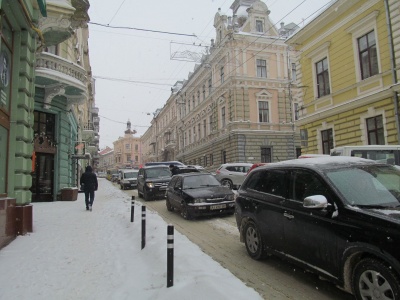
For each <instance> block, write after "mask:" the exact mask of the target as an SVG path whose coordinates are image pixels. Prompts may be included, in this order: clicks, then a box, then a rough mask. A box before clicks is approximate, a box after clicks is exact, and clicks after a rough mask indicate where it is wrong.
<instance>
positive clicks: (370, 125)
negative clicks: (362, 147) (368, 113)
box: [366, 115, 385, 145]
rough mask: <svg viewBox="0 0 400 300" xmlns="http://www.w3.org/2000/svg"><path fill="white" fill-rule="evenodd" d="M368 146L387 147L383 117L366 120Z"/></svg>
mask: <svg viewBox="0 0 400 300" xmlns="http://www.w3.org/2000/svg"><path fill="white" fill-rule="evenodd" d="M366 122H367V134H368V145H385V136H384V133H383V117H382V115H380V116H376V117H373V118H368V119H366Z"/></svg>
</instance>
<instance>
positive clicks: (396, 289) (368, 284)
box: [352, 258, 400, 300]
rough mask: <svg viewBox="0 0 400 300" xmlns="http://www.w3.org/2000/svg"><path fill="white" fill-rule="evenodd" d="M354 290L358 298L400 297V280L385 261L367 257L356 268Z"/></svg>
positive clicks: (396, 298) (360, 299)
mask: <svg viewBox="0 0 400 300" xmlns="http://www.w3.org/2000/svg"><path fill="white" fill-rule="evenodd" d="M352 282H353V291H354V295H355V296H356V299H358V300H367V299H393V300H398V299H400V280H399V278H398V276H397V275H396V273H395V272H393V270H392V269H391V268H389V267H387V266H386V265H385V264H384V263H383V262H381V261H379V260H377V259H373V258H366V259H363V260H361V261H360V262H359V263H358V264H357V265H356V266H355V268H354V272H353V281H352Z"/></svg>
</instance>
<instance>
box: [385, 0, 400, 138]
mask: <svg viewBox="0 0 400 300" xmlns="http://www.w3.org/2000/svg"><path fill="white" fill-rule="evenodd" d="M385 12H386V25H387V30H388V40H389V53H390V65H391V69H392V80H393V84H396V83H397V73H396V61H395V60H396V58H395V55H394V47H393V34H392V24H391V21H390V10H389V2H388V0H385ZM393 104H394V112H395V116H396V128H397V143H400V128H399V124H400V121H399V117H400V116H399V96H398V95H397V93H396V92H395V91H393Z"/></svg>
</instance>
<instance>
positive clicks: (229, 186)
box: [221, 179, 233, 189]
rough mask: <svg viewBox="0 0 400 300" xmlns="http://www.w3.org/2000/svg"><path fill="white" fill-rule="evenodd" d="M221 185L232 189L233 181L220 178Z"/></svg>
mask: <svg viewBox="0 0 400 300" xmlns="http://www.w3.org/2000/svg"><path fill="white" fill-rule="evenodd" d="M221 185H223V186H226V187H228V188H230V189H233V183H232V181H231V180H230V179H222V180H221Z"/></svg>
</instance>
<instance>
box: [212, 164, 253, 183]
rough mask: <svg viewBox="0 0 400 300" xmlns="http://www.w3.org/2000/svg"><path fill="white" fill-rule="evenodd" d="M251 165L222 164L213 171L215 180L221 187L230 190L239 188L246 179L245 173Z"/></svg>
mask: <svg viewBox="0 0 400 300" xmlns="http://www.w3.org/2000/svg"><path fill="white" fill-rule="evenodd" d="M252 165H253V164H251V163H228V164H222V165H221V166H220V167H219V168H218V169H217V170H216V171H215V178H217V179H218V181H219V182H221V184H222V185H224V186H227V187H229V188H230V189H233V188H239V186H240V185H241V184H242V183H243V181H244V179H245V178H246V174H247V171H248V170H249V169H250V167H251V166H252Z"/></svg>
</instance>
